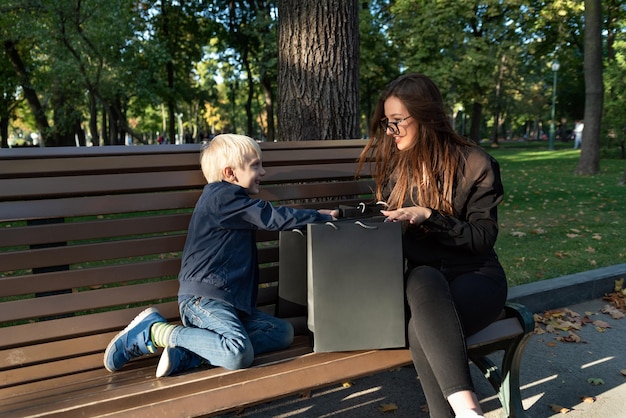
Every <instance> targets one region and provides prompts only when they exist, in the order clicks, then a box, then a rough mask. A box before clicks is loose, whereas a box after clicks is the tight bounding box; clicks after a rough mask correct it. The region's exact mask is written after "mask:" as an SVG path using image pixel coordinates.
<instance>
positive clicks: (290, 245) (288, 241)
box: [276, 229, 307, 333]
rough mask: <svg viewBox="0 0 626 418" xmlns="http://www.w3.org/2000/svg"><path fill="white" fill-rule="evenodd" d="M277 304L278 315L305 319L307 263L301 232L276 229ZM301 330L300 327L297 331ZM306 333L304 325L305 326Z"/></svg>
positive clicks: (304, 237) (303, 237)
mask: <svg viewBox="0 0 626 418" xmlns="http://www.w3.org/2000/svg"><path fill="white" fill-rule="evenodd" d="M278 260H279V261H278V263H279V266H278V304H277V305H276V316H277V317H279V318H297V317H302V318H306V315H307V306H306V302H307V284H306V275H307V263H306V234H305V231H302V230H299V229H294V230H291V231H280V233H279V235H278ZM298 331H300V332H298V333H302V330H298ZM305 332H306V327H305Z"/></svg>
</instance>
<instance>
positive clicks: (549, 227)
mask: <svg viewBox="0 0 626 418" xmlns="http://www.w3.org/2000/svg"><path fill="white" fill-rule="evenodd" d="M489 152H490V153H491V154H492V155H493V156H494V157H495V158H496V159H497V160H498V161H499V163H500V168H501V172H502V181H503V183H504V188H505V198H504V201H503V202H502V204H501V205H500V208H499V223H500V235H499V237H498V242H497V243H496V250H497V251H498V254H499V256H500V259H501V261H502V264H503V265H504V267H505V270H506V271H507V274H508V276H509V281H510V283H511V285H516V284H522V283H529V282H534V281H537V280H542V279H547V278H552V277H557V276H561V275H566V274H572V273H577V272H581V271H585V270H591V269H594V268H599V267H605V266H610V265H614V264H619V263H624V262H626V238H624V237H623V234H622V232H621V231H622V230H623V229H624V226H625V224H626V221H625V219H626V205H624V204H623V202H624V201H625V200H626V187H624V186H620V185H618V182H619V180H620V179H621V178H622V176H623V173H624V166H625V165H626V161H624V160H602V161H601V163H600V167H601V172H600V174H598V175H595V176H576V175H574V174H573V172H574V169H575V168H576V165H577V164H578V159H579V156H580V151H575V150H558V151H540V150H538V151H534V150H527V151H525V150H519V149H516V150H507V149H505V148H500V149H496V150H489Z"/></svg>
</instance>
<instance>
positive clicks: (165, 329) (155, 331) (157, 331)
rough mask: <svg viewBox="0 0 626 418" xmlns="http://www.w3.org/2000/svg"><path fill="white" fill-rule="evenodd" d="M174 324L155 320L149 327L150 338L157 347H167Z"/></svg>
mask: <svg viewBox="0 0 626 418" xmlns="http://www.w3.org/2000/svg"><path fill="white" fill-rule="evenodd" d="M174 328H176V325H172V324H168V323H167V322H156V323H154V324H153V325H152V328H150V339H151V340H152V342H153V343H154V345H155V346H157V347H167V346H168V345H169V342H170V336H171V335H172V331H174Z"/></svg>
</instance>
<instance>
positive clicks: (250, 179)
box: [231, 155, 265, 194]
mask: <svg viewBox="0 0 626 418" xmlns="http://www.w3.org/2000/svg"><path fill="white" fill-rule="evenodd" d="M264 175H265V169H264V168H263V164H262V163H261V160H260V159H259V158H258V157H257V156H256V155H249V156H248V158H246V163H245V165H244V167H243V168H234V169H233V177H232V180H233V181H231V183H233V184H238V185H239V186H241V187H243V188H244V189H246V190H247V191H248V193H250V194H256V193H258V192H259V185H260V184H261V177H263V176H264Z"/></svg>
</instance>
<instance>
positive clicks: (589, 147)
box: [576, 0, 604, 175]
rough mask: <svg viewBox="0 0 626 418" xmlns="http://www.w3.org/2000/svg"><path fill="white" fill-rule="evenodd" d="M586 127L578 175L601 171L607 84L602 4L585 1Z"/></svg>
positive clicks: (597, 0)
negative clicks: (604, 103)
mask: <svg viewBox="0 0 626 418" xmlns="http://www.w3.org/2000/svg"><path fill="white" fill-rule="evenodd" d="M584 70H585V116H584V123H585V128H584V130H583V139H582V145H581V150H580V160H579V161H578V166H577V167H576V174H579V175H587V174H597V173H599V172H600V123H601V121H602V104H603V99H604V85H603V82H602V5H601V4H600V0H585V58H584Z"/></svg>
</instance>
